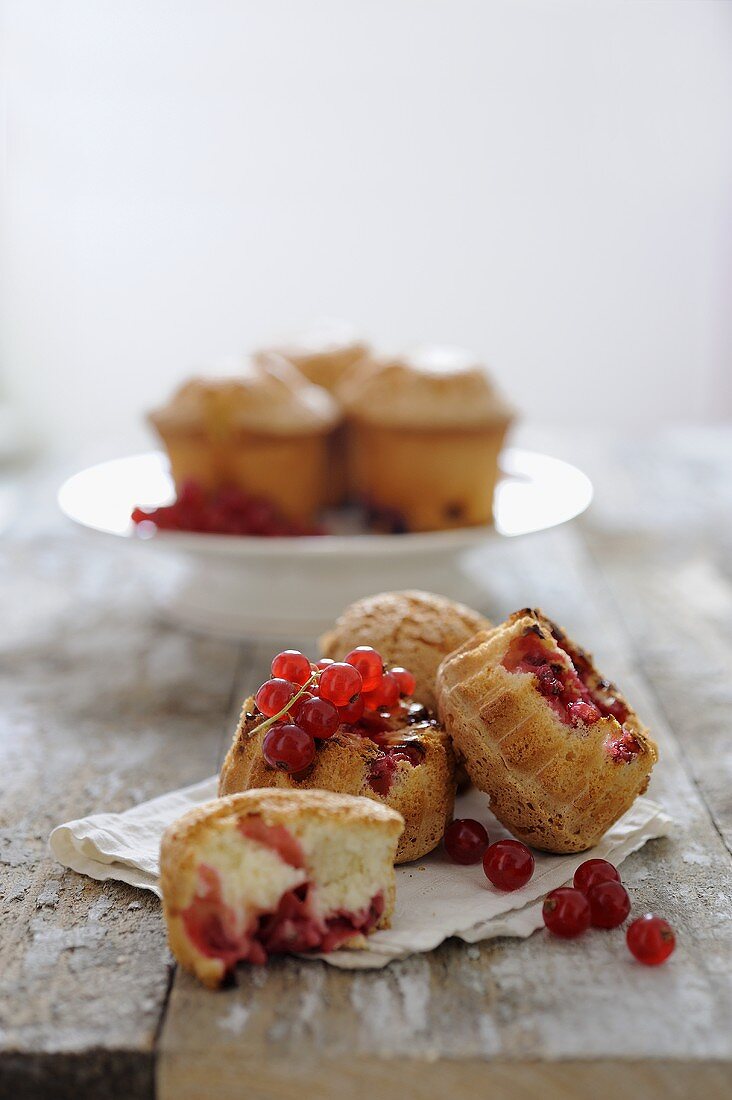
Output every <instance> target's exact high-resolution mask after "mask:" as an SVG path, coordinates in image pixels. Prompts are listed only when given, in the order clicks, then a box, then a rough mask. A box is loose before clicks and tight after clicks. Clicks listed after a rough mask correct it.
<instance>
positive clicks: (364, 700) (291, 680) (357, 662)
mask: <svg viewBox="0 0 732 1100" xmlns="http://www.w3.org/2000/svg"><path fill="white" fill-rule="evenodd" d="M414 687H415V681H414V677H413V676H412V674H411V672H410V671H409V670H407V669H406V668H403V667H392V668H389V667H387V666H385V665H384V662H383V659H382V657H381V655H380V654H379V653H378V652H377V651H376V650H374V649H373V648H371V647H370V646H356V647H355V648H354V649H353V650H352V651H351V652H350V653H347V654H345V660H344V661H342V662H335V661H332V660H330V659H328V658H324V659H323V660H321V661H319V662H318V663H317V664H316V665H313V664H311V663H310V661H309V660H308V658H307V657H306V656H305V655H304V654H302V653H300V652H298V651H297V650H286V651H284V652H283V653H280V654H278V655H277V656H276V657H275V659H274V661H273V662H272V677H271V678H270V679H269V680H267V681H266V682H265V683H264V684H262V685H261V687H260V688H259V689H258V691H257V692H256V694H255V695H254V696H253V697H251V698H249V699H247V700H246V701H245V703H244V706H243V708H242V713H241V718H240V721H239V725H238V728H237V730H236V733H235V735H234V740H233V743H232V745H231V748H230V749H229V752H228V754H227V756H226V759H225V760H224V764H223V767H222V769H221V775H220V779H219V794H221V795H228V794H231V793H233V792H235V791H242V790H252V789H255V788H261V787H281V788H286V789H290V790H309V789H322V790H331V791H337V792H339V793H343V794H350V795H360V796H365V797H366V798H370V799H372V800H373V801H376V802H379V803H381V804H383V805H385V806H389V807H391V808H392V809H395V810H397V811H399V813H400V814H401V815H402V816H403V818H404V832H403V834H402V836H401V838H400V841H399V846H398V848H397V852H396V862H397V863H404V862H407V861H408V860H412V859H418V858H419V857H421V856H423V855H425V854H426V853H427V852H430V851H432V849H433V848H435V847H436V846H437V845H438V844H439V842H440V839H441V837H442V834H443V832H444V830H445V825H446V824H447V822H448V821H449V820H450V818H451V816H452V810H453V805H454V799H455V761H454V755H453V752H452V746H451V744H450V740H449V738H448V737H447V736H446V734H445V732H444V730H442V729H441V728H440V726H439V725H438V723H437V722H436V720H435V718H434V717H433V716H432V715H431V714H430V713H429V712H428V711H427V709H426V708H425V707H424V706H422V705H421V704H419V703H414V702H412V701H411V696H412V693H413V691H414Z"/></svg>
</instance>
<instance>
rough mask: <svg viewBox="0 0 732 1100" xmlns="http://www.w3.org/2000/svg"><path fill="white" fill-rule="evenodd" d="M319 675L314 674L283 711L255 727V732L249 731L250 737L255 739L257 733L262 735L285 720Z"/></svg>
mask: <svg viewBox="0 0 732 1100" xmlns="http://www.w3.org/2000/svg"><path fill="white" fill-rule="evenodd" d="M317 678H318V673H317V672H314V673H313V674H312V676H311V677H310V679H309V680H306V681H305V683H304V684H303V685H302V687H301V688H300V689H299V691H296V692H295V694H294V695H293V697H292V699H290V701H289V703H287V704H286V705H285V706H284V707H283V708H282V710H279V711H277V714H273V715H272V717H271V718H267V719H266V720H265V721H264V722H260V723H259V725H258V726H255V727H254V729H253V730H250V731H249V736H250V737H254V735H255V733H261V732H262V731H263V730H268V729H269V728H270V726H273V725H274V724H275V722H279V720H280V718H284V716H285V715H286V714H289V712H290V710H291V709H292V707H293V706H294V704H295V703H296V702H297V700H298V699H299V698H300V696H301V695H302V693H303V692H304V691H307V689H308V688H309V687H310V685H311V684H312V683H313V681H314V680H317Z"/></svg>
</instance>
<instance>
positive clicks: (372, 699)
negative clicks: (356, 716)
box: [363, 672, 400, 710]
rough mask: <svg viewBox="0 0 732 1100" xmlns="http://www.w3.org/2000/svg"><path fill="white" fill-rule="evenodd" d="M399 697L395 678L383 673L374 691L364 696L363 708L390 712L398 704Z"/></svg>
mask: <svg viewBox="0 0 732 1100" xmlns="http://www.w3.org/2000/svg"><path fill="white" fill-rule="evenodd" d="M399 696H400V693H399V684H398V682H397V680H396V677H394V676H392V674H391V673H390V672H385V673H384V675H383V676H382V677H381V679H380V680H379V683H378V684H377V685H376V687H375V688H374V690H373V691H369V692H366V693H365V694H364V697H363V701H364V706H365V707H366V709H367V710H391V708H392V707H395V706H396V705H397V703H398V702H399Z"/></svg>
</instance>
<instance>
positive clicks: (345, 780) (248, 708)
mask: <svg viewBox="0 0 732 1100" xmlns="http://www.w3.org/2000/svg"><path fill="white" fill-rule="evenodd" d="M262 721H263V718H262V715H261V714H256V715H255V705H254V700H253V699H252V698H249V699H247V700H245V702H244V706H243V708H242V713H241V718H240V721H239V726H238V728H237V730H236V733H235V735H234V740H233V742H232V745H231V748H230V749H229V751H228V753H227V755H226V759H225V760H224V763H223V767H222V769H221V775H220V777H219V794H220V795H229V794H231V793H232V792H234V791H243V790H252V789H256V788H262V787H276V788H282V789H285V790H294V791H304V790H313V789H319V790H323V791H338V792H341V793H343V794H348V795H359V796H362V797H365V798H367V799H369V800H371V801H373V802H377V803H378V804H379V805H382V806H385V807H391V808H392V809H394V810H397V811H398V812H399V813H400V814H401V815H402V817H403V818H404V832H403V833H402V835H401V838H400V840H399V845H398V848H397V855H396V862H397V863H406V862H408V861H409V860H413V859H419V858H420V857H421V856H424V855H426V854H427V853H428V852H431V851H432V849H433V848H436V847H437V845H438V844H439V842H440V840H441V839H442V835H443V833H444V831H445V827H446V825H447V824H448V822H449V821H450V819H451V817H452V811H453V806H454V801H455V759H454V755H453V750H452V745H451V743H450V740H449V738H448V737H447V735H446V734H445V732H444V730H442V729H440V728H439V727H438V726H435V725H429V724H426V725H414V726H405V727H404V729H402V730H399V731H396V732H394V733H393V734H391V741H392V742H393V743H394V745H396V744H398V743H399V742H400V741H401V742H404V741H409V740H411V739H412V738H415V737H416V738H417V739H418V741H419V743H420V744H421V745H422V746H423V750H424V758H423V760H422V763H421V764H419V765H417V766H416V767H412V766H411V765H410V764H407V763H406V762H403V763H400V764H398V765H397V771H396V773H395V776H394V781H393V785H392V787H391V789H390V790H389V793H388V795H387V796H382V795H380V794H377V792H376V791H374V790H373V789H372V787H371V786H370V785H369V783H368V775H369V767H370V765H371V764H372V763H373V762H374V761H376V760H377V759H378V758H379V757H380V756H381V755H382V752H381V749H380V748H379V747H378V745H376V744H375V743H374V742H373V741H371V740H370V739H369V738H368V737H365V736H362V735H361V734H359V733H356V732H351V731H350V730H348V729H347V728H345V727H341V729H340V730H339V731H338V733H336V734H335V736H333V737H331V738H330V739H329V740H327V741H324V742H322V743H321V744H320V745H319V747H318V750H317V753H316V757H315V762H314V764H313V765H312V767H311V768H310V769H309V771H308V773H307V776H306V777H305V778H302V779H296V778H294V777H292V776H290V775H288V774H287V773H286V772H283V771H278V770H277V769H276V768H271V767H270V766H269V764H267V762H266V760H265V759H264V756H263V754H262V742H263V741H264V737H265V733H261V732H260V733H255V734H254V735H252V732H251V731H252V730H253V729H254V728H255V727H256V726H257V725H258V724H259V723H261V722H262Z"/></svg>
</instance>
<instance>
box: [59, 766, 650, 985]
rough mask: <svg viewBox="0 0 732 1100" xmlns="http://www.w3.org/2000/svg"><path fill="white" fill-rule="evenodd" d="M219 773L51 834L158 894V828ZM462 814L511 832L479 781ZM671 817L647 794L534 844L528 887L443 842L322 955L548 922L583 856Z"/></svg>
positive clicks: (377, 963)
mask: <svg viewBox="0 0 732 1100" xmlns="http://www.w3.org/2000/svg"><path fill="white" fill-rule="evenodd" d="M216 787H217V779H216V777H215V776H213V777H211V778H210V779H205V780H203V782H202V783H196V784H194V785H193V786H191V787H184V788H183V789H182V790H179V791H171V793H170V794H164V795H161V796H160V797H159V798H153V799H152V800H151V801H150V802H143V803H142V804H141V805H139V806H133V807H132V809H130V810H125V811H124V813H119V814H108V813H103V814H93V815H92V816H91V817H83V818H80V819H79V820H78V821H69V822H67V823H66V824H65V825H58V826H57V827H56V828H55V829H54V830H53V832H52V833H51V836H50V838H49V846H50V848H51V852H52V853H53V855H54V856H55V857H56V859H57V860H58V861H59V863H62V864H64V866H65V867H70V868H72V870H74V871H78V872H79V873H80V874H83V875H89V876H90V877H91V878H95V879H100V880H102V881H104V880H106V879H119V880H121V881H122V882H127V883H130V884H131V885H132V886H139V887H140V888H141V889H143V890H152V892H153V893H154V894H157V895H158V897H160V883H159V880H158V872H159V852H160V838H161V836H162V834H163V831H164V830H165V828H166V827H167V826H168V825H169V824H170V823H171V822H172V821H175V819H176V818H177V817H180V815H181V814H183V813H185V811H186V810H189V809H190V808H191V807H192V806H197V805H199V804H200V803H202V802H207V801H209V800H210V799H211V798H215V797H216ZM455 816H456V817H473V818H477V819H478V820H479V821H482V822H483V823H484V824H485V826H486V828H487V829H488V835H489V837H490V840H491V842H492V841H495V840H499V839H501V837H506V836H509V835H510V834H509V833H508V832H507V831H506V830H505V829H504V828H503V826H502V825H500V824H499V822H498V821H497V820H496V819H495V817H493V815H492V814H491V813H490V811H489V809H488V798H487V796H486V795H484V794H481V792H480V791H476V790H470V791H468V793H467V794H464V795H461V796H460V797H459V798H458V800H457V802H456V805H455ZM670 826H671V818H670V817H669V816H668V815H667V814H666V813H665V812H664V811H663V810H662V809H661V807H660V806H659V805H657V803H655V802H652V801H651V799H649V798H639V799H637V800H636V802H635V804H634V805H633V806H632V807H631V809H630V810H628V812H627V813H626V814H625V815H624V816H623V817H622V818H621V819H620V821H618V822H617V823H616V824H615V825H614V826H613V827H612V829H610V831H609V832H608V833H606V835H605V836H604V837H603V838H602V840H601V841H600V843H599V844H598V845H597V847H596V848H594V849H593V850H592V852H591V853H588V852H583V853H582V854H580V855H566V856H556V855H547V854H546V853H544V852H535V857H536V870H535V872H534V875H533V878H532V879H531V881H530V882H529V883H527V885H526V886H525V887H524V888H523V889H522V890H516V891H514V892H513V893H510V894H506V893H503V892H502V891H500V890H496V889H495V888H494V887H493V886H491V884H490V883H489V882H488V881H487V879H486V877H485V875H484V874H483V869H482V867H481V865H480V864H477V866H473V867H460V866H458V865H456V864H454V863H451V862H450V861H449V860H448V859H447V858H446V856H445V855H444V853H443V852H442V850H441V848H438V849H437V851H435V852H432V853H430V855H428V856H426V857H425V858H424V859H420V860H416V861H415V862H414V863H406V864H402V866H400V867H397V869H396V874H397V900H396V909H395V912H394V916H393V918H392V927H391V928H389V929H386V930H385V931H382V932H376V933H375V934H374V935H373V936H370V937H369V939H368V947H367V948H366V950H363V951H348V950H342V951H335V952H333V953H332V954H329V955H320V956H318V958H322V959H324V960H325V961H326V962H328V963H330V964H331V965H332V966H340V967H343V968H346V969H367V968H370V967H381V966H386V965H387V963H389V962H390V961H391V960H392V959H395V958H402V957H404V956H405V955H411V954H412V953H414V952H418V951H431V950H432V949H433V948H434V947H437V946H438V944H440V943H442V941H443V940H445V939H447V938H448V936H459V937H460V939H462V940H465V941H466V942H468V943H476V942H477V941H478V940H487V939H491V938H493V937H494V936H519V937H522V938H524V937H526V936H529V935H531V933H532V932H534V931H535V930H536V929H537V928H541V926H542V924H543V921H542V916H541V903H542V901H543V899H544V896H545V894H547V893H548V892H549V891H550V890H554V889H555V888H556V887H557V886H562V885H564V883H566V882H569V881H570V880H571V878H572V875H573V874H574V871H575V869H576V868H577V867H578V866H579V865H580V863H582V862H583V861H584V860H585V859H588V858H589V857H590V855H591V856H599V857H602V858H603V859H609V860H610V861H611V862H612V863H614V864H616V865H617V864H619V863H621V862H622V861H623V860H624V859H625V857H626V856H628V855H630V853H631V852H635V851H637V849H638V848H641V847H642V846H643V845H644V844H645V843H646V841H647V840H651V839H653V838H654V837H660V836H665V835H666V834H667V833H668V832H669V829H670Z"/></svg>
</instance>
